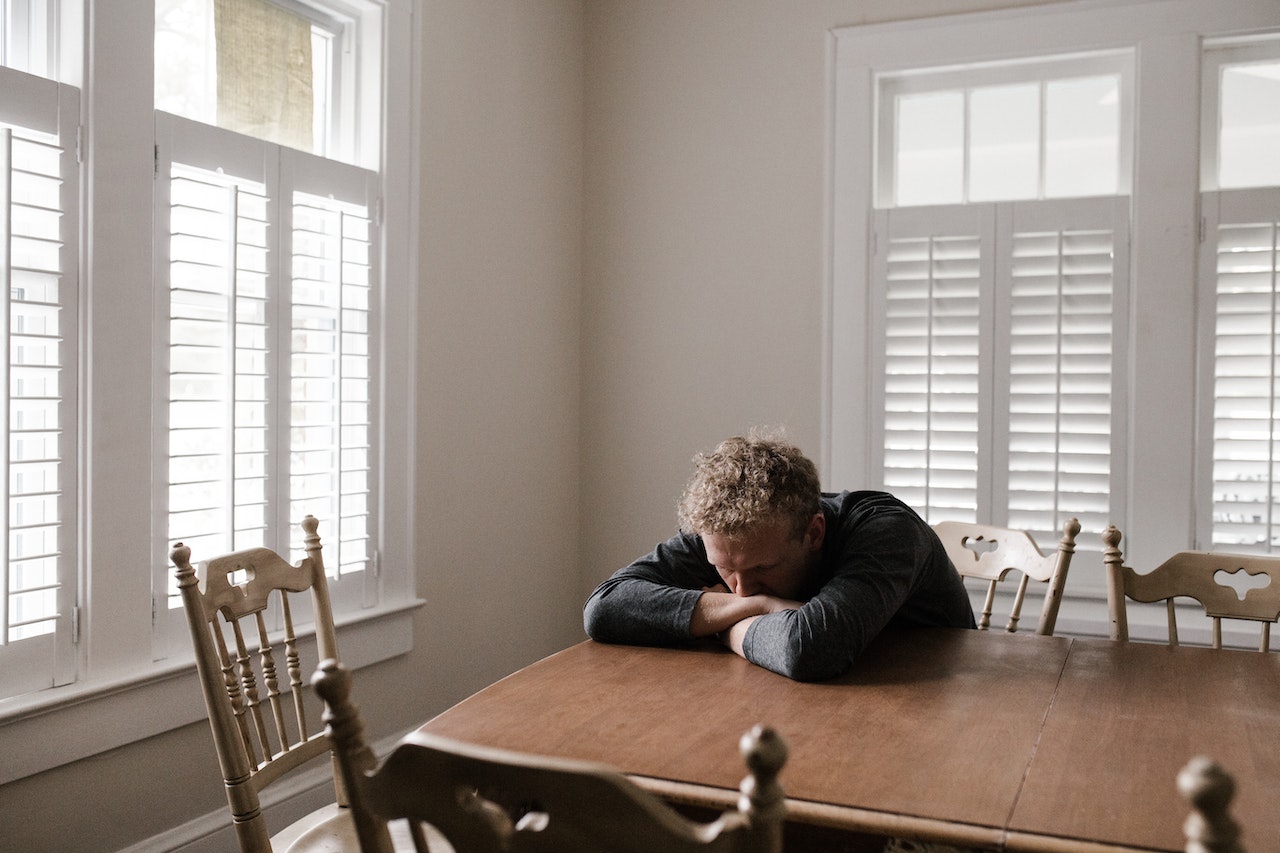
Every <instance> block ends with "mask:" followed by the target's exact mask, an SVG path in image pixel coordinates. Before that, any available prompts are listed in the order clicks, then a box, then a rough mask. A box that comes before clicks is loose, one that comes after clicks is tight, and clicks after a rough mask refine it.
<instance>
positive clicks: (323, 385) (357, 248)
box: [290, 192, 373, 578]
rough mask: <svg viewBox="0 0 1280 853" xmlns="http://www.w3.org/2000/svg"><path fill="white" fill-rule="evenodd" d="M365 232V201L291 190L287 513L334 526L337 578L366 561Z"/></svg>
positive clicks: (330, 561)
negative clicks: (290, 420) (322, 521)
mask: <svg viewBox="0 0 1280 853" xmlns="http://www.w3.org/2000/svg"><path fill="white" fill-rule="evenodd" d="M370 238H371V223H370V221H369V215H368V210H367V208H366V207H364V206H363V205H358V204H349V203H344V202H340V201H337V200H335V199H333V198H324V197H320V196H316V195H311V194H308V193H301V192H296V193H294V202H293V283H292V287H293V296H292V300H291V303H292V305H291V310H292V317H293V321H292V345H291V352H292V360H291V364H292V367H291V375H292V384H291V393H290V403H291V404H290V412H291V418H292V423H291V430H290V433H291V439H290V459H291V462H290V500H291V509H290V515H291V517H293V518H295V519H300V518H302V517H303V516H304V515H306V514H307V513H310V514H312V515H314V516H316V517H317V518H324V519H332V520H334V521H335V522H336V523H334V524H332V525H331V526H330V528H329V530H330V536H331V537H332V541H333V550H334V554H333V555H331V556H329V557H326V559H325V568H326V570H327V571H328V572H329V573H330V574H331V575H333V576H334V577H335V578H342V577H345V576H349V575H351V574H352V573H356V572H361V571H363V570H364V569H365V568H367V566H368V563H369V560H370V557H371V549H370V503H371V478H372V474H373V465H372V461H373V459H372V447H371V434H372V423H371V415H372V407H371V390H372V389H371V382H370V379H371V376H372V373H371V370H370V355H371V352H370V349H371V347H370V330H371V322H370V308H371V302H372V300H371V294H370V281H371V279H370V252H371V242H370ZM298 544H299V547H300V546H301V543H298ZM326 547H328V546H327V545H326Z"/></svg>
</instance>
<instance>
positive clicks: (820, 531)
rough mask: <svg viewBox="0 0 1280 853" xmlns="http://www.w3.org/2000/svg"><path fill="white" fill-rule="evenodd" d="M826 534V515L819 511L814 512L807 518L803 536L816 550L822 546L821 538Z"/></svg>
mask: <svg viewBox="0 0 1280 853" xmlns="http://www.w3.org/2000/svg"><path fill="white" fill-rule="evenodd" d="M826 535H827V517H826V516H825V515H823V514H822V513H821V512H816V513H814V515H813V518H811V519H809V526H808V527H806V528H805V531H804V538H805V541H806V542H808V543H809V547H810V548H812V549H813V550H815V551H816V550H818V549H819V548H821V547H822V540H823V538H824V537H825V536H826Z"/></svg>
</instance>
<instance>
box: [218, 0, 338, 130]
mask: <svg viewBox="0 0 1280 853" xmlns="http://www.w3.org/2000/svg"><path fill="white" fill-rule="evenodd" d="M213 26H214V32H215V34H216V40H217V44H218V126H219V127H225V128H227V129H229V130H234V131H236V132H238V133H244V134H247V135H249V136H255V137H257V138H259V139H266V140H268V141H270V142H276V143H279V144H280V145H287V146H289V147H290V148H297V149H300V150H302V151H311V150H313V146H312V132H311V114H312V104H313V102H314V99H313V96H312V80H311V23H310V22H309V21H308V20H307V19H306V18H304V17H302V16H300V15H296V14H294V13H292V12H288V11H285V10H284V9H281V8H280V7H279V6H276V5H274V4H272V3H270V2H267V0H215V2H214V17H213Z"/></svg>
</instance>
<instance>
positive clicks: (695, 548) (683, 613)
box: [582, 534, 720, 646]
mask: <svg viewBox="0 0 1280 853" xmlns="http://www.w3.org/2000/svg"><path fill="white" fill-rule="evenodd" d="M719 580H720V578H719V575H717V574H716V571H715V569H714V568H712V566H711V564H710V563H708V562H707V556H706V551H705V550H704V548H703V546H702V540H701V539H699V538H698V537H697V536H688V535H685V534H679V535H676V536H673V537H671V538H670V539H668V540H667V541H666V542H664V543H663V544H661V545H659V546H658V547H657V548H655V549H654V550H653V551H652V552H650V553H649V554H647V555H645V556H644V557H641V558H640V559H639V560H636V561H635V562H634V563H632V564H631V565H629V566H627V567H626V568H623V569H619V570H618V571H617V572H615V573H614V574H613V576H612V577H610V578H609V579H608V580H606V581H605V582H604V583H602V584H600V586H598V587H596V589H595V591H594V592H592V593H591V596H590V597H589V598H588V599H587V602H586V604H585V605H584V606H583V611H582V622H583V628H584V629H585V630H586V632H587V636H588V637H590V638H591V639H593V640H598V641H600V642H605V643H625V644H628V645H646V646H663V645H675V644H679V643H683V642H688V641H690V640H692V635H691V634H690V633H689V621H690V619H691V618H692V617H693V609H694V606H695V605H696V604H697V602H698V598H699V597H700V596H701V595H702V588H703V587H704V586H710V585H712V584H715V583H718V582H719Z"/></svg>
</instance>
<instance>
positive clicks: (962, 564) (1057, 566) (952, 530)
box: [933, 518, 1080, 636]
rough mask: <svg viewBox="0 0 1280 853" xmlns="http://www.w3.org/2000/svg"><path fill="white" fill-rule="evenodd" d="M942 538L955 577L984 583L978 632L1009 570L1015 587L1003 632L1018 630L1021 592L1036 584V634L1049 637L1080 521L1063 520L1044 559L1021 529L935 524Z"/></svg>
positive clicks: (986, 621) (985, 623) (987, 622)
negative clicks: (1040, 586) (1040, 594)
mask: <svg viewBox="0 0 1280 853" xmlns="http://www.w3.org/2000/svg"><path fill="white" fill-rule="evenodd" d="M933 529H934V532H935V533H937V534H938V538H939V539H941V540H942V544H943V546H945V547H946V549H947V556H949V557H950V558H951V562H952V564H954V565H955V567H956V571H957V572H959V573H960V575H961V577H966V578H977V579H979V580H982V581H986V584H987V595H986V600H985V602H984V603H983V606H982V613H981V614H980V615H979V617H978V629H979V630H984V631H985V630H987V629H988V628H989V627H990V626H991V612H992V610H993V608H994V607H995V597H996V590H997V587H998V586H999V584H1000V583H1001V582H1002V581H1004V580H1005V579H1006V578H1007V577H1008V576H1009V573H1010V572H1016V573H1017V578H1018V588H1017V590H1016V591H1015V592H1014V598H1013V605H1012V607H1011V608H1010V610H1009V621H1008V622H1007V623H1006V624H1005V630H1006V631H1008V632H1010V633H1013V632H1014V631H1017V630H1018V620H1019V619H1020V618H1021V617H1022V602H1023V599H1024V598H1025V597H1026V594H1027V581H1028V580H1032V579H1034V580H1037V581H1041V582H1043V583H1046V584H1048V586H1047V587H1046V588H1045V593H1044V603H1043V604H1042V605H1041V608H1040V620H1039V622H1038V623H1037V624H1036V633H1037V634H1044V635H1046V636H1049V635H1052V634H1053V631H1054V628H1055V627H1056V626H1057V623H1058V609H1059V607H1060V606H1061V604H1062V589H1063V587H1064V586H1065V585H1066V583H1067V571H1068V569H1069V568H1070V567H1071V556H1072V555H1073V554H1074V553H1075V552H1076V536H1077V535H1078V534H1079V533H1080V522H1079V521H1078V520H1077V519H1074V518H1072V519H1068V520H1067V522H1066V524H1064V525H1063V526H1062V538H1061V539H1060V540H1059V541H1058V548H1057V550H1056V551H1053V552H1052V553H1050V554H1048V555H1046V554H1045V553H1044V552H1042V551H1041V550H1040V548H1039V546H1038V545H1036V542H1035V540H1034V539H1032V538H1031V534H1030V533H1028V532H1027V531H1025V530H1014V529H1011V528H1008V527H995V526H992V525H990V524H971V523H968V522H963V521H941V522H938V523H937V524H935V525H934V526H933Z"/></svg>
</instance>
